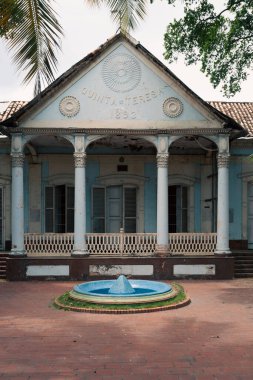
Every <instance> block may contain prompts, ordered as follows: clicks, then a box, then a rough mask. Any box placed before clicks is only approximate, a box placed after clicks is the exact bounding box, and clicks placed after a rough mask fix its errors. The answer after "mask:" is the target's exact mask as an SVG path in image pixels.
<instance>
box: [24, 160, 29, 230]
mask: <svg viewBox="0 0 253 380" xmlns="http://www.w3.org/2000/svg"><path fill="white" fill-rule="evenodd" d="M23 177H24V230H25V232H29V203H30V202H29V199H30V196H29V194H30V191H29V190H30V186H29V163H28V162H27V161H25V162H24V175H23Z"/></svg>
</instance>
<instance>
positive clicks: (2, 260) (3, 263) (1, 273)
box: [0, 252, 9, 280]
mask: <svg viewBox="0 0 253 380" xmlns="http://www.w3.org/2000/svg"><path fill="white" fill-rule="evenodd" d="M8 256H9V255H8V253H7V252H3V253H1V252H0V280H5V279H6V270H7V258H8Z"/></svg>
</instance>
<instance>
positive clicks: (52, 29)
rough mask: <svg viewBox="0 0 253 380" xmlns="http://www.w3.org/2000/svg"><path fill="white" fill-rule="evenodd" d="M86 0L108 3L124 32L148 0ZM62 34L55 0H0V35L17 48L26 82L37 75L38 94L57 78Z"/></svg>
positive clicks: (138, 15) (138, 17) (143, 8)
mask: <svg viewBox="0 0 253 380" xmlns="http://www.w3.org/2000/svg"><path fill="white" fill-rule="evenodd" d="M86 1H87V3H89V4H90V5H95V6H97V7H99V6H100V5H101V4H102V3H104V4H106V5H107V6H108V7H109V9H110V10H111V15H112V18H113V20H114V21H115V22H116V23H118V25H119V28H120V30H121V31H122V32H123V33H125V32H127V31H128V30H129V29H134V28H135V27H136V25H137V24H138V21H139V20H140V19H143V17H144V16H145V13H146V10H145V6H146V0H138V1H136V0H86ZM62 35H63V31H62V27H61V25H60V22H59V20H58V17H57V14H56V12H55V10H54V0H0V37H2V38H3V39H4V40H5V41H6V43H7V45H8V48H9V50H11V51H13V52H14V61H15V62H16V64H17V67H18V69H19V70H24V71H25V72H26V75H25V78H24V83H28V82H30V81H31V80H32V79H33V78H34V77H35V89H34V92H35V95H36V94H39V93H40V92H41V90H42V88H43V87H45V85H47V84H49V83H51V82H52V81H53V80H54V77H55V72H56V71H57V63H58V60H57V53H58V51H59V50H60V49H61V38H62Z"/></svg>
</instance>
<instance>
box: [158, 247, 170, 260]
mask: <svg viewBox="0 0 253 380" xmlns="http://www.w3.org/2000/svg"><path fill="white" fill-rule="evenodd" d="M155 253H156V256H158V257H166V256H169V255H170V253H169V246H168V244H156V247H155Z"/></svg>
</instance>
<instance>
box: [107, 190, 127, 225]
mask: <svg viewBox="0 0 253 380" xmlns="http://www.w3.org/2000/svg"><path fill="white" fill-rule="evenodd" d="M106 205H107V221H106V226H107V228H106V229H107V232H119V230H120V228H122V227H123V218H122V216H123V187H122V186H109V187H108V188H107V191H106Z"/></svg>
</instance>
